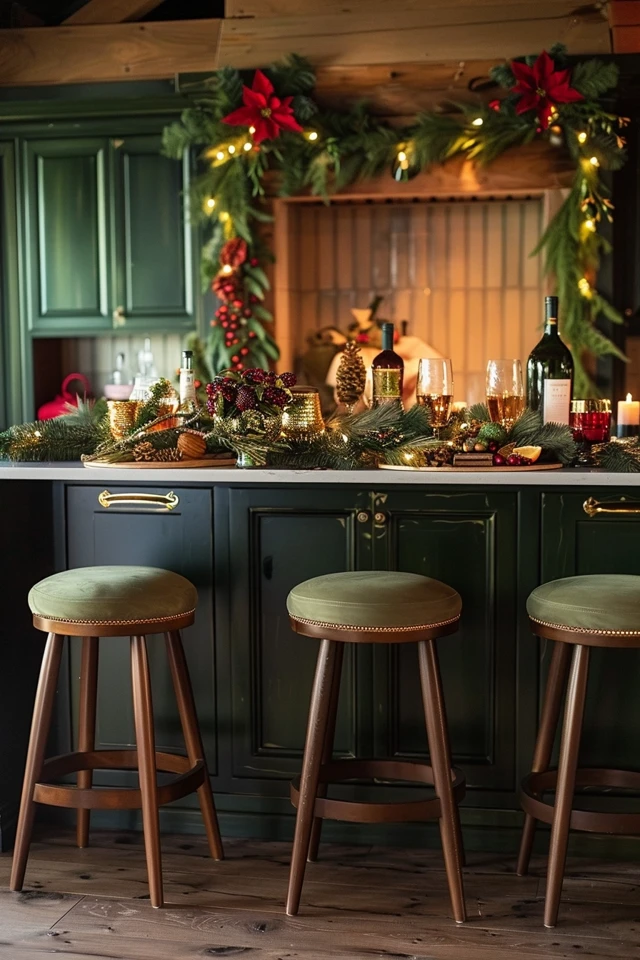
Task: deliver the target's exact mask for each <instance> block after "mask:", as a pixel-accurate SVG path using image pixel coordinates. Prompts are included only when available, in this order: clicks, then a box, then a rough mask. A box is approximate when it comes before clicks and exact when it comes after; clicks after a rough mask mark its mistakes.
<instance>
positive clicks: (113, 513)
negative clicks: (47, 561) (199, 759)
mask: <svg viewBox="0 0 640 960" xmlns="http://www.w3.org/2000/svg"><path fill="white" fill-rule="evenodd" d="M102 489H103V488H102V487H97V486H95V487H94V486H86V487H80V486H78V487H74V486H72V487H69V488H68V489H67V497H66V500H67V504H66V506H67V560H68V566H69V567H83V566H91V565H102V564H115V565H120V564H141V565H149V566H153V567H164V568H166V569H168V570H173V571H174V572H175V573H180V574H182V575H183V576H185V577H187V578H188V579H189V580H191V581H192V583H194V584H195V585H196V587H197V588H198V609H197V614H196V623H195V624H194V626H192V627H189V628H188V629H186V630H184V631H183V640H184V646H185V652H186V655H187V660H188V663H189V670H190V674H191V680H192V684H193V688H194V694H195V698H196V705H197V710H198V716H199V720H200V726H201V730H202V736H203V740H204V744H205V752H206V754H207V759H208V762H209V764H210V769H211V773H214V772H215V768H216V697H215V675H214V663H215V660H214V638H213V599H212V583H213V569H212V552H213V544H212V510H211V491H209V490H202V489H200V490H196V489H187V488H185V489H182V490H176V491H174V492H175V493H177V495H178V497H179V501H180V502H179V504H178V506H177V507H176V508H175V509H173V510H172V511H171V512H156V511H154V512H149V510H148V509H147V508H144V507H140V508H137V507H135V506H111V507H109V508H108V509H105V508H103V507H101V506H100V505H99V503H98V494H99V493H100V492H101V490H102ZM110 489H111V490H112V492H114V491H115V490H116V488H115V487H112V488H110ZM124 489H126V488H124ZM144 492H151V493H166V490H165V489H164V488H156V487H148V488H147V487H145V488H144ZM148 650H149V660H150V667H151V674H152V686H153V698H154V713H155V729H156V743H157V748H158V749H159V750H161V749H163V748H165V747H166V748H167V749H169V750H171V749H175V748H176V747H177V748H178V749H180V750H182V749H183V740H182V731H181V728H180V722H179V718H178V713H177V709H176V705H175V697H174V694H173V689H172V684H171V676H170V672H169V668H168V664H167V659H166V654H165V645H164V637H162V636H152V637H149V638H148ZM79 652H80V651H79V643H76V642H74V643H73V645H72V658H71V663H72V672H71V676H72V687H73V688H75V687H76V686H77V674H78V667H79ZM129 657H130V655H129V640H128V638H126V637H111V638H106V639H104V640H101V641H100V670H99V690H98V734H97V736H98V743H99V748H104V749H107V748H109V747H118V746H120V745H124V746H130V745H131V744H132V743H133V742H134V727H133V714H132V702H131V680H130V666H129V662H130V660H129ZM76 693H77V691H76V690H75V689H74V694H76ZM75 702H76V698H75V695H74V697H73V705H72V713H73V714H74V715H75V709H76V708H75ZM74 721H75V716H74ZM76 728H77V726H76V724H75V722H74V729H76ZM123 777H124V778H125V779H126V778H127V777H128V775H126V774H123V775H118V778H117V779H118V782H124V781H123V779H122V778H123ZM107 778H108V779H109V776H108V775H107Z"/></svg>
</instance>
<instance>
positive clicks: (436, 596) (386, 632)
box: [287, 571, 466, 923]
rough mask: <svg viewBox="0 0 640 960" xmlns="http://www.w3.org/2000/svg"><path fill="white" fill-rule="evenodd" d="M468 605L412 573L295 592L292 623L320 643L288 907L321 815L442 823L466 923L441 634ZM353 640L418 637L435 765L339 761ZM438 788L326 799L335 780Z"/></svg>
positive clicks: (461, 786) (453, 893) (315, 584)
mask: <svg viewBox="0 0 640 960" xmlns="http://www.w3.org/2000/svg"><path fill="white" fill-rule="evenodd" d="M461 608H462V601H461V599H460V596H459V594H458V593H456V591H455V590H454V589H453V588H452V587H449V586H447V584H445V583H440V581H439V580H431V579H429V578H428V577H422V576H419V575H417V574H413V573H391V572H382V571H372V572H356V573H334V574H328V575H327V576H324V577H315V578H314V579H312V580H307V581H305V582H304V583H300V584H298V586H297V587H294V589H293V590H292V591H291V593H290V594H289V597H288V599H287V609H288V611H289V619H290V623H291V626H292V629H293V630H295V632H296V633H299V634H302V635H303V636H306V637H315V638H318V639H320V640H321V644H320V651H319V654H318V662H317V667H316V675H315V680H314V684H313V692H312V696H311V706H310V711H309V722H308V727H307V737H306V743H305V748H304V758H303V762H302V774H301V776H300V778H299V779H298V780H294V781H293V783H292V784H291V801H292V803H293V805H294V806H296V807H297V808H298V809H297V816H296V829H295V837H294V842H293V853H292V858H291V871H290V875H289V892H288V895H287V913H288V914H290V915H291V914H296V913H297V912H298V908H299V905H300V896H301V892H302V883H303V880H304V873H305V861H306V860H307V859H308V860H311V861H313V860H315V859H316V857H317V853H318V845H319V841H320V831H321V828H322V820H323V819H332V820H345V821H350V822H353V823H392V822H399V821H421V820H432V819H438V820H439V824H440V835H441V839H442V847H443V851H444V860H445V866H446V871H447V880H448V884H449V893H450V897H451V906H452V910H453V916H454V918H455V920H456V921H457V922H459V923H461V922H463V921H464V920H465V919H466V912H465V902H464V890H463V884H462V869H461V868H462V862H463V849H462V839H461V832H460V820H459V815H458V801H459V800H461V799H462V798H463V796H464V791H465V781H464V778H463V776H462V774H461V773H460V771H458V770H455V769H453V768H452V766H451V751H450V747H449V736H448V731H447V720H446V714H445V706H444V697H443V693H442V683H441V680H440V670H439V667H438V654H437V650H436V640H437V639H438V637H445V636H447V635H449V634H452V633H455V632H456V630H457V629H458V622H459V620H460V611H461ZM347 643H417V645H418V664H419V670H420V681H421V686H422V697H423V702H424V710H425V720H426V727H427V737H428V741H429V753H430V756H431V766H427V764H422V763H414V762H408V761H400V760H393V761H391V760H377V759H376V760H338V761H334V762H332V754H333V739H334V734H335V726H336V714H337V710H338V695H339V691H340V674H341V670H342V660H343V654H344V647H345V644H347ZM365 778H366V779H369V778H371V779H375V780H402V781H417V782H420V783H426V784H433V785H434V786H435V793H436V796H435V798H434V799H429V800H424V799H420V800H410V801H403V802H391V803H357V802H355V801H347V800H333V799H330V798H328V797H327V785H328V784H329V783H332V782H336V783H337V782H341V781H345V780H352V779H365Z"/></svg>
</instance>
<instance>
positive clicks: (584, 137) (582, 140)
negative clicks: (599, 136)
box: [578, 130, 587, 143]
mask: <svg viewBox="0 0 640 960" xmlns="http://www.w3.org/2000/svg"><path fill="white" fill-rule="evenodd" d="M586 142H587V134H586V133H585V131H584V130H581V131H580V133H579V134H578V143H586Z"/></svg>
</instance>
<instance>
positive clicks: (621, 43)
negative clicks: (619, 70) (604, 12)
mask: <svg viewBox="0 0 640 960" xmlns="http://www.w3.org/2000/svg"><path fill="white" fill-rule="evenodd" d="M609 22H610V24H611V36H612V40H613V51H614V53H640V0H611V3H610V4H609Z"/></svg>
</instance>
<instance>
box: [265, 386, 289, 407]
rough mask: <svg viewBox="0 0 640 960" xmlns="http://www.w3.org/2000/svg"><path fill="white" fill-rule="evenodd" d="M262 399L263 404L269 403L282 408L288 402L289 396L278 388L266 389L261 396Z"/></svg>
mask: <svg viewBox="0 0 640 960" xmlns="http://www.w3.org/2000/svg"><path fill="white" fill-rule="evenodd" d="M262 399H263V400H264V402H265V403H270V404H272V406H274V407H281V408H284V407H286V405H287V403H288V401H289V395H288V394H287V393H286V391H285V390H281V389H280V387H267V388H266V390H265V391H264V393H263V394H262Z"/></svg>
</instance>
